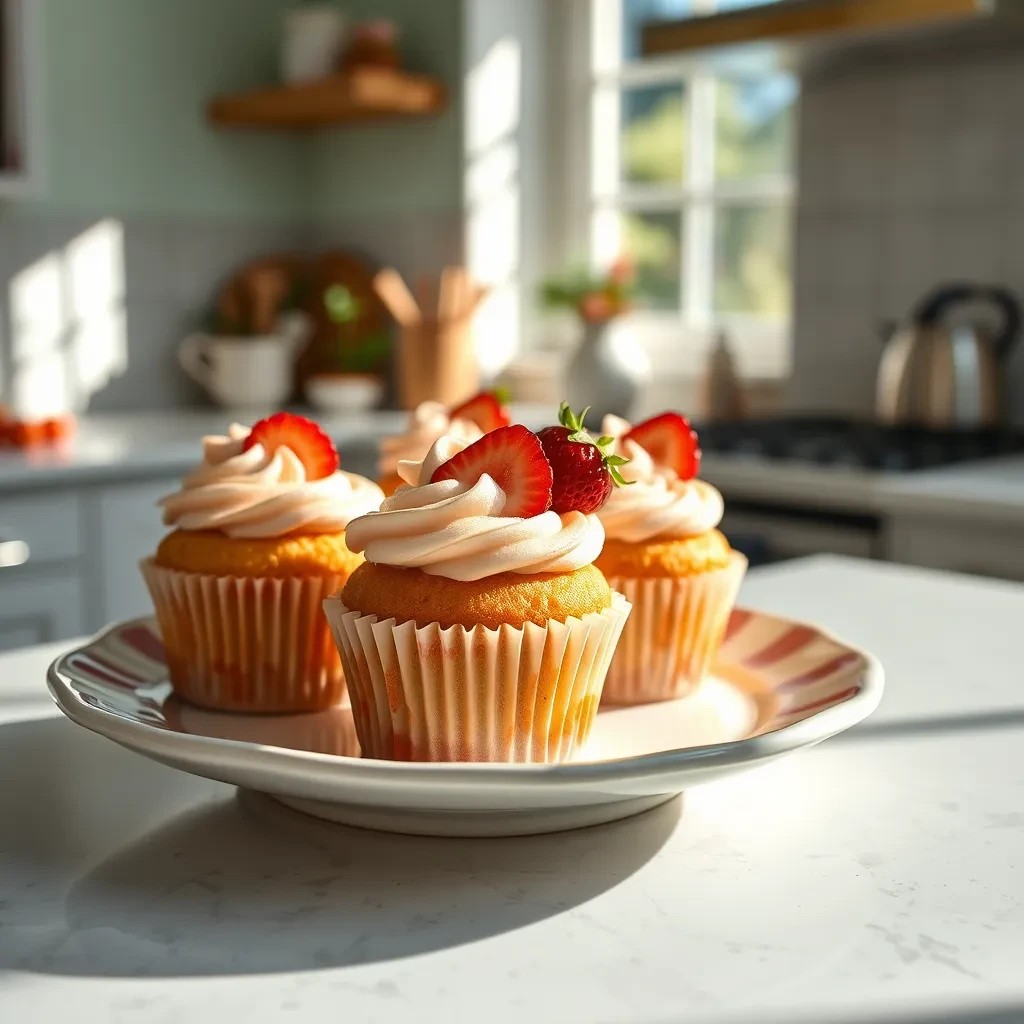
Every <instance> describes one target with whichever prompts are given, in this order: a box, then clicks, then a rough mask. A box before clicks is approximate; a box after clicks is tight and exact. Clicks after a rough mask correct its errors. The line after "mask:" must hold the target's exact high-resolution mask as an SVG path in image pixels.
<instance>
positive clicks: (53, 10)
mask: <svg viewBox="0 0 1024 1024" xmlns="http://www.w3.org/2000/svg"><path fill="white" fill-rule="evenodd" d="M288 5H289V0H41V2H40V7H41V8H42V10H41V12H40V21H41V25H40V30H41V31H40V37H41V38H40V45H41V49H42V53H41V54H40V59H39V66H40V69H41V78H42V80H43V81H42V83H41V87H42V91H43V96H42V100H43V104H42V136H43V139H42V141H43V143H44V145H45V151H44V166H45V171H46V173H45V180H44V184H43V189H42V193H41V196H40V198H39V199H38V200H37V201H35V202H33V203H32V204H31V206H32V207H34V208H36V209H37V210H64V211H67V210H81V211H89V212H96V211H104V212H116V213H128V214H130V213H141V214H156V215H199V216H202V215H218V216H238V215H240V216H245V217H249V218H259V219H271V220H274V219H286V218H296V217H303V218H305V217H306V216H307V215H308V211H309V188H308V183H309V163H308V159H309V152H308V150H309V147H308V145H306V144H303V142H302V141H300V140H296V139H294V138H292V137H289V136H287V135H265V136H260V135H252V134H245V133H237V134H236V133H232V132H223V131H215V130H214V129H212V128H211V127H209V126H208V125H207V124H206V122H205V120H204V117H203V107H204V104H205V101H206V100H207V98H208V97H209V96H211V95H213V94H215V93H218V92H224V91H231V90H235V89H239V88H246V87H248V86H251V85H256V84H262V83H265V82H267V81H272V80H273V79H274V77H275V75H276V63H277V48H278V37H279V28H280V21H281V13H282V11H283V10H284V9H285V8H286V7H287V6H288Z"/></svg>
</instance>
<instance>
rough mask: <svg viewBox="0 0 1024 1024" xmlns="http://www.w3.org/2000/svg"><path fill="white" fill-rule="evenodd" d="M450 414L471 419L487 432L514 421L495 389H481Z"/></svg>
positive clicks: (458, 417) (457, 417)
mask: <svg viewBox="0 0 1024 1024" xmlns="http://www.w3.org/2000/svg"><path fill="white" fill-rule="evenodd" d="M448 415H449V416H450V417H451V418H452V419H453V420H471V421H472V422H473V423H475V424H476V425H477V426H478V427H479V428H480V429H481V430H482V431H483V432H484V433H485V434H488V433H490V432H491V431H492V430H497V429H498V427H507V426H508V425H509V423H511V422H512V417H511V416H509V414H508V409H506V408H505V405H504V403H503V402H502V401H501V399H500V398H499V397H498V395H497V394H495V392H493V391H481V392H480V394H478V395H474V396H473V397H472V398H471V399H470V400H469V401H468V402H463V403H462V405H457V406H456V407H455V408H454V409H452V411H451V412H450V413H449V414H448Z"/></svg>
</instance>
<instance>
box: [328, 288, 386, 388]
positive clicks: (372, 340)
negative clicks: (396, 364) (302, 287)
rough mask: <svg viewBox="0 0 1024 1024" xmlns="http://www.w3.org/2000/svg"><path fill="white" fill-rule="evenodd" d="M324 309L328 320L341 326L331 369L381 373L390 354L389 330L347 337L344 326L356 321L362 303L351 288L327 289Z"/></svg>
mask: <svg viewBox="0 0 1024 1024" xmlns="http://www.w3.org/2000/svg"><path fill="white" fill-rule="evenodd" d="M323 301H324V309H325V311H326V312H327V317H328V319H329V320H330V321H331V322H332V323H334V324H337V326H338V329H339V331H338V337H337V338H336V339H335V343H334V347H333V349H332V351H331V369H333V370H334V371H335V372H337V373H380V372H382V371H383V369H384V365H385V363H386V362H387V359H388V356H389V355H390V354H391V338H390V336H389V335H388V333H387V331H383V330H381V331H371V332H370V333H368V334H364V335H362V336H361V337H356V338H353V337H350V336H346V335H347V334H349V333H350V332H348V331H345V328H349V327H351V326H352V325H353V324H356V323H357V322H358V320H359V318H360V316H361V314H362V312H363V304H362V302H360V300H359V298H358V297H357V296H356V295H353V294H352V291H351V289H349V288H346V287H345V285H342V284H332V285H331V286H330V287H329V288H327V289H326V290H325V291H324V297H323Z"/></svg>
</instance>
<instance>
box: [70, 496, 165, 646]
mask: <svg viewBox="0 0 1024 1024" xmlns="http://www.w3.org/2000/svg"><path fill="white" fill-rule="evenodd" d="M177 488H178V481H177V479H167V480H156V481H153V480H148V481H145V482H143V483H137V484H120V485H116V486H110V487H105V488H103V489H102V490H101V491H100V492H99V493H97V494H95V495H93V496H92V497H91V499H90V502H91V506H90V515H89V522H90V532H91V533H94V534H96V535H97V538H96V541H97V542H96V548H95V550H96V552H97V563H96V564H95V567H94V573H93V576H94V578H95V579H96V582H97V585H96V590H97V591H98V593H97V595H96V596H97V597H98V598H99V600H97V601H96V602H95V603H93V602H90V606H89V608H88V610H87V616H86V618H87V624H88V627H89V629H90V630H94V629H99V628H100V627H101V626H103V625H105V624H106V623H108V622H111V621H113V620H115V619H130V618H134V617H135V616H138V615H148V614H149V612H150V611H151V609H152V604H151V603H150V600H149V593H148V592H147V590H146V585H145V584H144V583H143V582H142V575H141V573H140V572H139V560H140V559H142V558H145V557H146V556H147V555H151V554H153V552H154V551H156V546H157V544H158V543H159V542H160V538H161V537H162V536H163V535H164V534H165V533H166V532H167V528H166V527H165V526H164V525H163V524H162V523H161V521H160V510H159V509H158V508H157V507H156V502H157V499H159V498H162V497H164V495H166V494H170V493H171V492H172V491H174V490H176V489H177Z"/></svg>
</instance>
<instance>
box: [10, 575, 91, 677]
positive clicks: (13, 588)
mask: <svg viewBox="0 0 1024 1024" xmlns="http://www.w3.org/2000/svg"><path fill="white" fill-rule="evenodd" d="M5 573H6V570H2V569H0V581H6V580H7V577H6V575H5ZM84 632H85V626H84V624H83V620H82V581H81V579H80V578H79V577H78V576H77V575H76V574H74V573H60V572H57V573H54V574H52V575H51V574H50V573H48V572H47V571H46V570H43V571H42V572H40V573H36V574H34V575H28V576H25V575H19V576H18V578H17V580H16V581H15V580H13V579H12V580H11V582H10V583H9V584H6V583H4V584H2V585H0V650H3V651H7V650H11V649H13V648H15V647H25V646H27V645H28V644H45V643H49V642H50V641H52V640H66V639H67V638H68V637H73V636H80V635H81V634H82V633H84ZM2 688H3V680H2V679H0V689H2Z"/></svg>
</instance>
